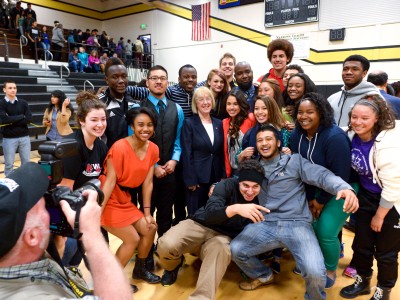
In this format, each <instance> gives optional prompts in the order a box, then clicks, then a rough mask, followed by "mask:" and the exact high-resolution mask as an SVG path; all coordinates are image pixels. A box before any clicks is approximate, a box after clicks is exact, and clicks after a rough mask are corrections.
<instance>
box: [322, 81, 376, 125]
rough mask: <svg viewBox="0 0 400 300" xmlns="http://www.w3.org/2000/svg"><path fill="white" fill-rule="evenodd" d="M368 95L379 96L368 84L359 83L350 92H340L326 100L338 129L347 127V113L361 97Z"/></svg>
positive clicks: (364, 82) (374, 88)
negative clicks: (331, 109)
mask: <svg viewBox="0 0 400 300" xmlns="http://www.w3.org/2000/svg"><path fill="white" fill-rule="evenodd" d="M368 94H377V95H380V93H379V89H378V88H377V87H376V86H375V85H373V84H372V83H370V82H366V81H361V83H360V84H359V85H357V86H355V87H354V88H352V89H351V90H345V88H344V86H342V90H341V91H340V92H337V93H335V94H333V95H331V96H329V98H328V102H329V103H330V104H331V106H332V108H333V112H334V114H335V115H334V117H335V122H336V124H337V125H338V126H339V127H347V125H348V123H349V111H350V109H351V108H352V107H353V105H354V104H355V103H356V102H357V101H358V100H360V99H361V98H362V97H363V96H365V95H368Z"/></svg>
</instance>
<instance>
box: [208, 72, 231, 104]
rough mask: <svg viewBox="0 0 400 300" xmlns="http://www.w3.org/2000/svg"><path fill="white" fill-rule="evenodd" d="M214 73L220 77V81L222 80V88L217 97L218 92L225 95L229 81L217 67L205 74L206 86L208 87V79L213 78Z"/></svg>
mask: <svg viewBox="0 0 400 300" xmlns="http://www.w3.org/2000/svg"><path fill="white" fill-rule="evenodd" d="M214 75H217V76H218V77H219V78H221V79H222V81H223V82H224V88H223V89H222V91H221V92H219V93H218V95H217V97H218V96H219V94H221V95H226V94H228V92H229V83H228V80H227V79H226V76H225V74H224V73H222V72H221V71H220V70H219V69H212V70H211V71H210V72H209V73H208V76H207V80H206V87H208V88H210V85H209V83H208V82H209V81H211V79H212V78H213V76H214Z"/></svg>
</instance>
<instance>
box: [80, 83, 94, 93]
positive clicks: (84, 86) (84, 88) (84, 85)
mask: <svg viewBox="0 0 400 300" xmlns="http://www.w3.org/2000/svg"><path fill="white" fill-rule="evenodd" d="M86 83H88V84H90V85H91V86H92V90H94V85H93V84H92V83H91V82H90V81H89V80H85V82H84V83H83V90H84V91H86Z"/></svg>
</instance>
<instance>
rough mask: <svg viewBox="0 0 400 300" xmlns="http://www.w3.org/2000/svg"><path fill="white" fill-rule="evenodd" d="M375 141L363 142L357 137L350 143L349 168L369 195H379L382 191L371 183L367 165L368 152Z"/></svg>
mask: <svg viewBox="0 0 400 300" xmlns="http://www.w3.org/2000/svg"><path fill="white" fill-rule="evenodd" d="M374 142H375V140H374V139H372V140H370V141H368V142H363V141H361V139H360V138H359V136H358V135H355V136H354V138H353V140H352V141H351V148H352V149H351V167H352V168H353V169H354V170H355V171H356V172H357V174H358V175H359V177H360V184H361V186H362V187H363V188H365V189H366V190H367V191H369V192H371V193H381V192H382V189H381V187H380V186H379V185H378V183H374V182H373V177H372V172H371V168H370V165H369V152H370V151H371V148H372V146H373V145H374Z"/></svg>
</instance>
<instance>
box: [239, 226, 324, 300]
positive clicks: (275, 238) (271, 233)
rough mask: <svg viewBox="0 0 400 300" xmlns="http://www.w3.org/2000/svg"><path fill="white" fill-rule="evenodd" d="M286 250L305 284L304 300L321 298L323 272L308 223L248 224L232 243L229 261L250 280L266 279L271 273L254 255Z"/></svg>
mask: <svg viewBox="0 0 400 300" xmlns="http://www.w3.org/2000/svg"><path fill="white" fill-rule="evenodd" d="M283 247H287V248H288V249H289V251H290V252H291V253H292V255H293V257H294V259H295V260H296V264H297V266H298V267H299V268H300V270H301V274H302V276H303V277H304V280H305V281H306V293H305V295H304V298H305V299H313V300H318V299H325V298H326V293H325V283H326V269H325V265H324V257H323V256H322V253H321V249H320V247H319V244H318V240H317V238H316V236H315V234H314V230H313V228H312V226H311V224H310V223H308V222H305V221H274V222H266V221H264V222H261V223H252V224H249V225H247V226H246V227H245V228H244V230H243V231H242V232H241V233H240V234H239V235H238V236H237V237H236V238H234V239H233V240H232V242H231V252H232V260H233V261H234V262H235V263H236V264H237V265H238V267H239V268H240V269H241V270H242V271H243V272H244V273H246V275H248V276H249V277H250V278H253V279H255V278H261V279H267V278H268V277H269V276H270V275H271V274H272V270H271V268H270V267H268V266H266V265H265V264H264V263H262V262H261V261H260V260H259V259H258V258H257V257H256V256H257V255H258V254H261V253H265V252H267V251H270V250H272V249H275V248H283Z"/></svg>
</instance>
